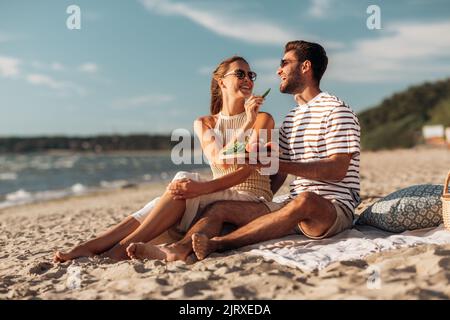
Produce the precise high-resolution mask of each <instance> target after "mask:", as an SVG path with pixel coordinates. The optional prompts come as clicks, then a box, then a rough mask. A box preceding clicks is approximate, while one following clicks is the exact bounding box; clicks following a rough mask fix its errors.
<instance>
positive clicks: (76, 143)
mask: <svg viewBox="0 0 450 320" xmlns="http://www.w3.org/2000/svg"><path fill="white" fill-rule="evenodd" d="M178 142H179V141H171V137H170V136H169V135H145V134H141V135H113V136H106V135H101V136H92V137H65V136H55V137H30V138H25V137H4V138H1V137H0V153H24V152H39V151H50V150H68V151H87V152H103V151H121V150H125V151H132V150H133V151H139V150H170V149H171V148H172V147H173V146H174V145H176V144H177V143H178ZM193 145H194V144H193V139H192V138H191V146H193Z"/></svg>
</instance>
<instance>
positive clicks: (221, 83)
mask: <svg viewBox="0 0 450 320" xmlns="http://www.w3.org/2000/svg"><path fill="white" fill-rule="evenodd" d="M217 84H218V85H219V88H222V89H225V88H226V86H225V83H224V82H223V80H222V79H219V80H217Z"/></svg>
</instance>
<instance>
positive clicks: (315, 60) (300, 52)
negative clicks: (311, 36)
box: [284, 40, 328, 84]
mask: <svg viewBox="0 0 450 320" xmlns="http://www.w3.org/2000/svg"><path fill="white" fill-rule="evenodd" d="M291 50H294V52H295V56H296V58H297V60H299V61H300V62H303V61H305V60H309V61H310V62H311V65H312V69H313V76H314V79H315V80H316V81H317V83H318V84H319V83H320V79H322V76H323V74H324V72H325V70H326V69H327V65H328V57H327V53H326V52H325V49H324V48H323V47H322V46H321V45H320V44H318V43H314V42H307V41H303V40H296V41H289V42H288V43H286V46H285V47H284V53H286V52H288V51H291Z"/></svg>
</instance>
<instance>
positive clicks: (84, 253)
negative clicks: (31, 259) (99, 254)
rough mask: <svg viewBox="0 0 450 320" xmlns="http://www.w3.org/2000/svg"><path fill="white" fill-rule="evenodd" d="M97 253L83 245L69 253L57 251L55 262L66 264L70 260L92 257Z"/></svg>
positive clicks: (54, 257)
mask: <svg viewBox="0 0 450 320" xmlns="http://www.w3.org/2000/svg"><path fill="white" fill-rule="evenodd" d="M92 256H95V253H93V252H92V251H90V250H89V249H87V248H86V247H84V246H83V245H80V246H77V247H75V248H73V249H72V250H70V251H69V252H67V253H66V252H62V251H56V252H55V255H54V256H53V261H54V262H65V261H68V260H72V259H76V258H80V257H92Z"/></svg>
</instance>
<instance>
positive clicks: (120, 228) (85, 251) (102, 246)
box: [53, 217, 139, 262]
mask: <svg viewBox="0 0 450 320" xmlns="http://www.w3.org/2000/svg"><path fill="white" fill-rule="evenodd" d="M138 227H139V221H138V220H136V219H135V218H133V217H127V218H125V219H124V220H122V222H120V223H119V224H118V225H116V226H114V227H113V228H111V229H109V230H107V231H105V232H104V233H103V234H101V235H99V236H98V237H96V238H95V239H92V240H89V241H86V242H84V243H82V244H80V245H78V246H76V247H75V248H73V249H72V250H70V251H69V252H63V251H56V253H55V255H54V257H53V261H55V262H64V261H67V260H72V259H75V258H78V257H90V256H94V255H97V254H101V253H103V252H105V251H106V250H109V249H111V248H112V247H113V246H114V245H115V244H116V243H118V242H119V241H120V240H122V239H123V238H125V237H126V236H128V235H129V234H131V233H132V232H133V231H134V230H136V229H137V228H138Z"/></svg>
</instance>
